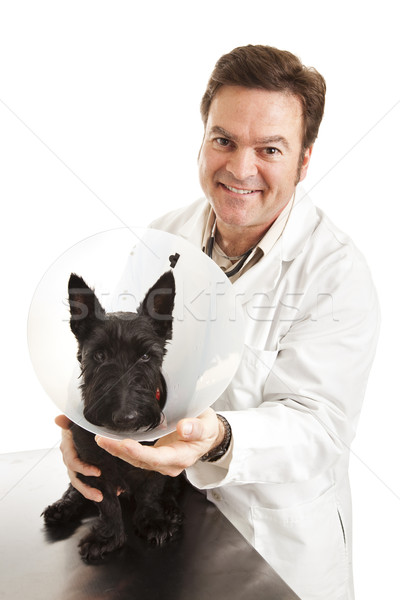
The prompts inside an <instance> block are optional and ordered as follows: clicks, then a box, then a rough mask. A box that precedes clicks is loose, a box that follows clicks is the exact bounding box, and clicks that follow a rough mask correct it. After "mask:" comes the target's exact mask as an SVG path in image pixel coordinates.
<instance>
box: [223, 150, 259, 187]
mask: <svg viewBox="0 0 400 600" xmlns="http://www.w3.org/2000/svg"><path fill="white" fill-rule="evenodd" d="M226 169H227V171H229V172H230V173H231V174H232V175H233V176H234V177H235V179H237V180H238V181H244V180H246V179H248V178H249V177H254V176H255V175H257V173H258V168H257V157H256V156H255V154H254V151H253V150H252V149H251V148H244V149H236V150H235V151H234V152H233V153H232V154H231V155H230V156H229V160H228V162H227V164H226Z"/></svg>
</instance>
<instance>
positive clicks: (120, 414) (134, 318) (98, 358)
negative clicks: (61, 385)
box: [43, 271, 182, 562]
mask: <svg viewBox="0 0 400 600" xmlns="http://www.w3.org/2000/svg"><path fill="white" fill-rule="evenodd" d="M68 292H69V307H70V315H71V316H70V327H71V330H72V332H73V333H74V335H75V337H76V339H77V342H78V360H79V362H80V364H81V378H82V384H81V394H82V399H83V404H84V409H83V412H84V416H85V418H86V419H87V420H88V421H90V422H91V423H93V424H95V425H99V426H104V427H107V428H109V429H110V430H112V431H118V432H122V433H124V432H134V431H137V430H139V429H143V428H144V429H148V430H149V429H152V428H155V427H157V426H158V425H159V424H160V423H161V420H162V418H163V412H162V411H163V408H164V405H165V402H166V397H167V389H166V383H165V379H164V377H163V375H162V372H161V366H162V362H163V358H164V355H165V353H166V344H167V341H168V340H170V339H171V337H172V310H173V307H174V300H175V280H174V275H173V273H172V271H167V272H166V273H164V274H163V275H162V276H161V277H160V278H159V279H158V281H157V282H156V283H155V284H154V286H153V287H151V288H150V289H149V290H148V292H147V294H146V296H145V298H144V300H143V301H142V303H141V304H140V306H139V308H138V310H137V312H136V313H133V312H121V313H119V312H115V313H106V312H105V310H104V309H103V307H102V306H101V304H100V302H99V300H98V298H97V297H96V294H95V293H94V291H93V290H92V289H91V288H89V287H88V286H87V285H86V283H85V281H84V280H83V279H82V278H81V277H78V276H77V275H75V274H71V277H70V279H69V283H68ZM71 431H72V434H73V439H74V443H75V446H76V449H77V452H78V455H79V457H80V458H81V459H82V460H83V461H84V462H86V463H89V464H92V465H95V466H97V467H99V469H100V470H101V476H100V477H88V476H84V475H78V476H79V478H80V479H81V480H82V481H83V482H84V483H86V484H88V485H90V486H92V487H95V488H97V489H99V490H101V492H102V494H103V500H102V501H101V502H99V503H93V504H97V506H98V509H99V513H100V514H99V517H98V519H97V520H96V521H95V523H94V526H93V528H92V530H91V531H90V533H89V534H88V535H87V536H86V537H84V538H83V539H82V540H81V541H80V543H79V547H80V554H81V556H82V558H83V559H84V560H86V561H87V562H97V561H100V560H102V559H103V558H104V557H105V556H106V555H107V554H109V553H110V552H112V551H114V550H116V549H118V548H121V547H122V546H123V545H124V543H125V541H126V533H125V528H124V524H123V520H122V512H121V505H120V501H119V498H118V496H117V491H119V490H121V489H122V490H124V492H123V495H127V496H129V497H130V498H131V499H132V500H133V525H134V529H135V531H136V533H137V534H138V535H139V536H140V537H142V538H144V539H145V540H147V541H148V542H149V543H153V544H156V545H161V544H163V543H164V542H166V541H167V540H169V539H172V538H174V537H175V536H176V535H177V534H178V532H179V529H180V526H181V522H182V513H181V511H180V508H179V505H178V501H177V498H178V495H179V489H180V482H179V478H172V477H168V476H165V475H161V474H160V473H157V472H155V471H147V470H142V469H139V468H137V467H133V466H132V465H130V464H129V463H126V462H124V461H122V460H120V459H119V458H116V457H114V456H112V455H111V454H109V453H108V452H105V451H104V450H102V449H101V448H99V446H98V445H97V444H96V442H95V441H94V435H93V434H92V433H90V432H88V431H87V430H85V429H83V428H81V427H79V426H78V425H76V424H73V425H72V427H71ZM144 443H148V442H144ZM88 503H89V504H90V501H88V500H86V499H85V498H84V497H83V496H82V495H81V494H80V493H79V492H78V491H77V490H76V489H75V488H73V487H72V485H69V487H68V489H67V491H66V492H65V493H64V495H63V496H62V498H61V499H60V500H58V501H57V502H55V503H54V504H51V505H50V506H48V507H47V508H46V509H45V510H44V512H43V516H44V520H45V523H46V525H47V526H57V525H63V524H68V523H70V522H72V521H74V520H76V521H78V520H79V519H80V518H82V516H83V514H84V512H85V510H86V508H87V505H88Z"/></svg>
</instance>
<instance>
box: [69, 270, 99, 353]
mask: <svg viewBox="0 0 400 600" xmlns="http://www.w3.org/2000/svg"><path fill="white" fill-rule="evenodd" d="M68 298H69V309H70V313H71V317H70V321H69V324H70V327H71V331H72V333H73V334H74V335H75V337H76V339H77V340H78V342H79V344H81V345H82V343H83V342H84V341H85V340H86V339H87V337H88V336H89V335H90V333H91V332H92V330H93V328H94V326H95V325H96V321H98V320H99V319H104V317H105V314H106V313H105V310H104V308H103V307H102V306H101V304H100V302H99V301H98V299H97V297H96V294H95V293H94V291H93V290H92V289H91V288H90V287H89V286H88V285H87V284H86V282H85V281H84V280H83V279H82V277H79V275H76V274H75V273H71V276H70V278H69V281H68Z"/></svg>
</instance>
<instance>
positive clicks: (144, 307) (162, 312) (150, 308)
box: [138, 271, 176, 340]
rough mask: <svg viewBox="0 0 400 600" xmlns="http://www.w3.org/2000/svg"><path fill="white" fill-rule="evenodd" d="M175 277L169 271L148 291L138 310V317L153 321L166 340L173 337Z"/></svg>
mask: <svg viewBox="0 0 400 600" xmlns="http://www.w3.org/2000/svg"><path fill="white" fill-rule="evenodd" d="M175 293H176V289H175V277H174V274H173V273H172V271H167V272H166V273H164V274H163V275H161V277H160V278H159V279H158V280H157V281H156V283H155V284H154V285H153V286H152V287H151V288H150V289H149V290H148V292H147V294H146V296H145V297H144V300H143V302H142V303H141V304H140V306H139V308H138V315H147V316H148V317H151V318H152V319H153V324H154V326H155V328H156V331H157V333H158V335H160V336H162V337H164V338H165V339H166V340H167V339H170V337H171V335H172V311H173V308H174V302H175Z"/></svg>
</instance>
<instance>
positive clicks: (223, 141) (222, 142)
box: [215, 137, 230, 148]
mask: <svg viewBox="0 0 400 600" xmlns="http://www.w3.org/2000/svg"><path fill="white" fill-rule="evenodd" d="M215 141H216V142H217V144H218V146H222V147H223V148H226V147H227V146H229V143H230V142H229V140H227V139H226V138H223V137H219V138H215Z"/></svg>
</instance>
